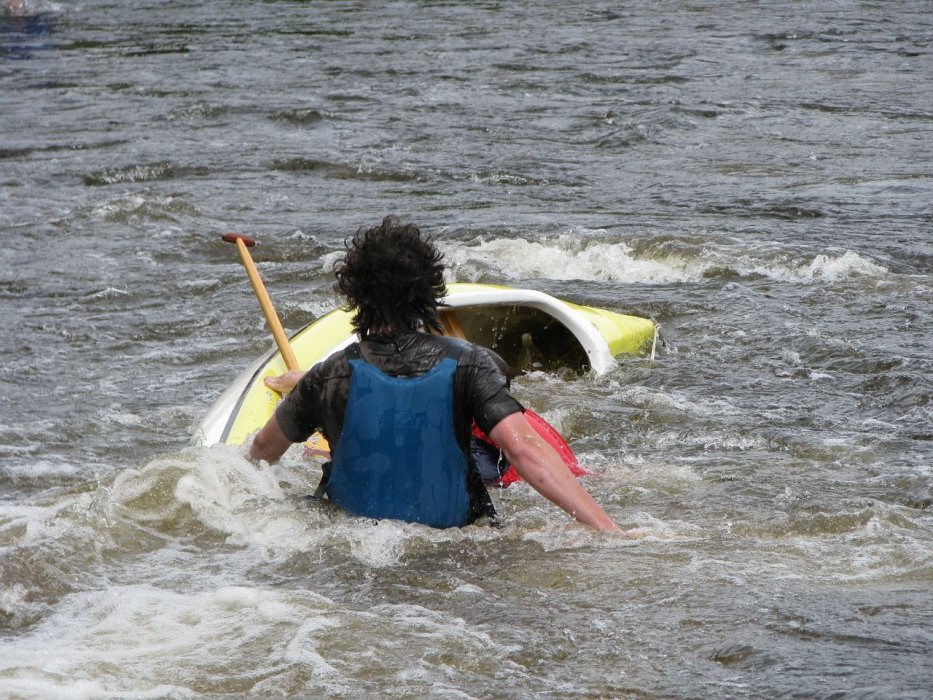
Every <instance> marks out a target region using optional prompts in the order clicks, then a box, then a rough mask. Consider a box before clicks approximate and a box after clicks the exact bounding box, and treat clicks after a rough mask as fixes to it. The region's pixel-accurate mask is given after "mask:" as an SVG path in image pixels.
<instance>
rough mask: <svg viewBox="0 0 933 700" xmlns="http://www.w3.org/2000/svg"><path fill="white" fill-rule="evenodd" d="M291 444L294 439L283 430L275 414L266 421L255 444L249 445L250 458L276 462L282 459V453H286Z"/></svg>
mask: <svg viewBox="0 0 933 700" xmlns="http://www.w3.org/2000/svg"><path fill="white" fill-rule="evenodd" d="M291 444H292V441H291V440H289V439H288V438H287V437H286V436H285V433H283V432H282V429H281V428H280V427H279V422H278V421H277V420H276V419H275V415H274V414H273V416H272V417H271V418H269V420H268V421H266V424H265V425H264V426H263V428H262V430H260V431H259V432H258V433H256V437H254V438H253V444H251V445H250V447H249V458H250V459H263V460H265V461H267V462H268V463H269V464H275V463H276V462H278V461H279V459H281V457H282V455H283V454H285V450H287V449H288V448H289V447H290V446H291Z"/></svg>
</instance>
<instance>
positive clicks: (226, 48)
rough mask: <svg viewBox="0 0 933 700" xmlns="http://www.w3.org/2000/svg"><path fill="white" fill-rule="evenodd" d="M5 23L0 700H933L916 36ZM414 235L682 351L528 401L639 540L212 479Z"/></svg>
mask: <svg viewBox="0 0 933 700" xmlns="http://www.w3.org/2000/svg"><path fill="white" fill-rule="evenodd" d="M0 7H2V10H0V230H2V232H3V243H2V247H0V328H2V332H0V354H2V357H3V362H2V365H0V697H10V698H58V697H76V698H101V697H107V698H115V697H133V698H187V697H192V698H197V697H212V698H213V697H239V696H245V695H251V696H259V697H263V696H283V695H285V696H310V697H315V696H317V697H321V696H326V697H367V696H369V697H373V696H392V697H440V698H455V697H456V698H464V697H471V698H491V697H514V698H527V697H542V698H571V697H573V698H577V697H583V698H655V699H658V700H660V699H662V698H664V699H667V698H683V699H687V698H700V697H715V698H826V699H828V698H839V699H850V698H858V699H860V700H866V699H872V698H908V699H909V698H915V699H920V698H929V697H930V696H931V695H933V682H931V680H930V679H931V678H933V661H931V660H933V602H931V601H933V595H931V587H933V488H931V477H933V474H931V465H933V448H931V444H933V442H931V440H933V429H931V425H933V415H931V413H933V411H931V405H930V395H931V379H930V377H931V375H933V372H931V365H933V362H931V360H933V342H931V339H933V334H931V331H930V329H931V327H933V318H931V308H933V305H931V302H933V280H931V261H933V243H931V241H933V236H931V230H933V209H931V202H933V170H931V166H930V160H929V155H930V152H931V146H933V100H931V97H930V95H931V92H930V85H931V84H933V47H931V40H930V37H931V36H933V19H931V15H930V12H929V9H930V7H929V3H927V2H920V1H911V0H904V1H903V2H897V3H867V2H849V1H842V2H810V3H800V2H781V1H779V2H769V3H763V4H754V5H750V4H749V3H740V2H730V1H728V0H725V1H723V2H702V1H699V0H698V1H695V2H688V1H686V0H662V1H661V2H656V3H634V2H585V3H583V2H565V1H561V2H557V1H550V0H549V1H546V2H536V3H513V2H498V1H493V0H489V1H486V2H471V3H446V2H415V1H401V2H395V3H390V4H384V3H363V2H359V3H358V2H327V3H317V2H289V1H286V0H270V1H269V2H262V3H255V2H252V3H247V2H242V1H240V0H236V1H233V2H227V3H182V4H179V3H169V2H156V1H148V2H128V1H120V0H116V1H111V2H100V1H99V0H88V1H86V2H80V3H78V2H70V1H68V0H59V1H57V2H51V1H43V0H16V1H13V0H0ZM389 213H395V214H399V215H401V216H402V217H404V218H405V219H407V220H410V221H413V222H415V223H417V224H418V225H419V226H421V227H422V229H423V230H424V231H425V232H427V233H429V234H431V235H433V236H434V237H435V238H436V240H437V241H438V242H439V244H440V246H441V248H442V249H443V251H444V253H445V255H446V260H447V263H448V265H449V270H448V274H449V279H450V280H451V281H479V282H487V283H496V284H506V285H511V286H518V287H527V288H532V289H540V290H542V291H545V292H548V293H549V294H552V295H554V296H556V297H559V298H563V299H567V300H569V301H573V302H577V303H582V304H587V305H590V306H597V307H604V308H609V309H612V310H614V311H619V312H622V313H629V314H636V315H641V316H648V317H652V318H654V319H655V320H656V321H657V322H658V323H659V324H660V325H661V329H662V333H663V336H664V339H665V347H664V348H663V349H662V350H661V352H660V353H659V354H658V356H657V357H656V358H655V359H654V360H650V359H648V358H643V357H620V358H619V363H618V366H617V367H616V368H615V369H613V370H612V371H611V372H609V373H608V374H605V375H599V376H597V375H595V374H583V375H577V374H574V373H549V374H545V373H542V372H534V371H532V372H529V373H527V374H525V375H524V376H521V377H519V378H517V379H516V380H515V382H514V387H515V391H516V394H517V395H518V396H519V398H520V399H521V400H522V401H523V402H524V403H525V404H526V405H527V406H529V407H530V408H533V409H534V410H535V411H537V412H539V413H541V414H542V415H543V416H544V417H545V418H547V419H548V420H549V421H550V422H552V423H553V424H554V425H555V426H556V427H558V428H559V429H560V430H561V432H562V433H563V434H564V435H565V436H566V437H567V439H568V440H569V442H570V444H571V446H572V447H573V448H574V450H575V451H576V453H577V456H578V457H579V459H580V461H581V463H582V464H583V465H584V466H585V467H587V468H588V469H589V470H591V471H593V472H596V475H595V476H591V477H587V480H586V484H587V487H588V488H589V489H590V490H591V491H592V492H593V493H594V495H595V497H596V498H597V500H599V501H600V503H602V504H603V505H604V506H605V508H606V509H607V511H608V512H609V513H610V515H611V516H612V517H613V518H615V519H616V520H617V521H618V522H619V523H620V524H622V525H623V526H626V527H636V526H637V527H640V528H642V529H644V530H645V531H646V533H647V537H646V538H645V539H643V540H640V541H635V542H632V541H626V540H621V539H619V538H616V537H612V536H607V535H602V534H595V533H592V532H589V531H588V530H586V529H584V528H581V527H578V526H576V525H574V524H573V523H572V521H569V520H568V518H567V517H566V516H564V515H563V514H562V512H561V511H559V510H558V509H556V508H554V507H553V506H551V505H550V504H549V503H547V502H546V501H544V500H543V499H542V498H540V497H539V496H537V495H536V494H535V493H534V492H533V491H531V490H529V489H528V488H527V487H526V486H524V485H517V486H513V487H511V488H509V489H506V490H501V491H497V492H496V493H494V494H493V498H494V500H495V502H496V506H497V509H498V510H499V511H500V513H501V514H502V515H503V520H504V527H502V528H501V529H498V530H496V529H491V528H480V527H467V528H464V529H454V530H443V531H440V530H430V529H427V528H424V527H419V526H413V525H406V524H401V523H396V522H388V521H386V522H380V523H376V524H374V523H370V522H361V521H359V520H354V519H351V518H348V517H346V516H344V515H342V514H340V513H339V512H335V511H332V510H329V509H327V508H323V507H320V506H309V504H308V503H307V502H306V501H305V499H304V496H305V495H306V494H307V493H309V492H310V491H311V490H313V488H314V486H315V485H316V480H317V475H318V474H319V466H318V464H317V462H314V461H309V460H307V459H306V458H305V457H304V456H303V455H302V454H301V451H300V450H297V449H296V450H293V451H292V452H289V454H288V455H287V456H286V458H285V459H284V461H283V462H282V463H281V464H280V465H278V466H277V467H275V468H273V469H264V470H257V469H255V468H254V467H253V466H252V464H251V463H249V462H248V461H246V460H245V459H244V457H243V455H242V454H241V452H240V450H239V448H236V447H225V446H212V447H200V446H194V445H193V444H192V443H191V438H192V436H193V434H194V432H195V430H196V428H197V426H198V425H199V423H200V421H201V419H202V418H203V416H204V414H205V412H206V411H207V409H208V408H209V406H210V405H211V403H212V402H213V401H214V400H215V399H216V398H217V397H218V396H219V395H220V394H221V392H222V391H223V390H224V389H225V388H226V386H227V385H228V384H229V383H230V382H231V381H232V380H233V379H234V378H235V377H236V376H237V374H239V372H240V371H241V370H242V369H243V368H244V367H246V366H248V365H249V364H250V363H251V362H252V361H253V360H254V359H255V358H256V357H257V356H258V355H260V354H261V353H263V352H265V351H266V350H267V349H268V348H269V347H270V346H271V338H270V335H269V333H268V330H267V329H266V327H265V323H264V320H263V318H262V315H261V313H260V311H259V308H258V305H257V303H256V301H255V299H254V297H253V296H252V293H251V291H250V289H249V285H248V282H247V280H246V277H245V274H244V271H243V268H242V266H241V265H240V264H239V262H238V260H237V258H236V255H235V252H234V251H233V250H232V249H231V247H230V246H228V245H225V244H224V243H222V242H221V240H220V235H221V234H222V233H224V232H227V231H231V230H233V231H240V232H243V233H248V234H250V235H252V236H254V237H256V238H257V239H258V241H259V245H258V246H257V247H256V248H255V249H254V250H253V252H254V257H255V259H256V261H257V262H258V263H259V266H260V271H261V273H262V275H263V277H264V279H265V282H266V285H267V287H268V289H269V291H270V293H271V295H272V297H273V299H274V300H275V303H276V306H277V308H278V310H279V313H280V315H281V316H282V319H283V322H284V325H285V326H286V328H287V329H289V330H291V331H294V330H296V329H297V328H299V327H301V326H303V325H304V324H305V323H307V322H309V321H311V320H313V319H314V318H316V317H317V316H319V315H321V314H323V313H324V312H326V311H329V310H330V309H332V308H334V306H336V305H337V304H338V303H339V299H338V298H337V296H336V295H335V293H334V291H333V288H332V277H331V272H330V266H331V264H332V263H333V261H334V260H335V259H337V258H338V257H339V256H340V255H341V252H342V250H343V241H344V239H345V238H346V237H347V236H349V235H352V234H353V233H354V232H355V231H356V229H357V228H359V227H361V226H369V225H372V224H374V223H376V222H378V221H379V220H380V219H381V218H382V216H384V215H386V214H389Z"/></svg>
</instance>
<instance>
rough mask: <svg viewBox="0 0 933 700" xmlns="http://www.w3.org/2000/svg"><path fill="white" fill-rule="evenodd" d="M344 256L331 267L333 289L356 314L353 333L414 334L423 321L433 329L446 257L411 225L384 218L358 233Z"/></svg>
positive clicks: (443, 287)
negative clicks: (401, 332) (407, 332)
mask: <svg viewBox="0 0 933 700" xmlns="http://www.w3.org/2000/svg"><path fill="white" fill-rule="evenodd" d="M344 245H345V246H346V249H347V254H346V255H345V256H344V258H343V260H340V261H338V262H337V263H336V264H335V265H334V274H335V275H336V277H337V281H336V283H335V284H334V289H336V290H337V291H338V292H340V293H341V294H343V295H344V296H345V297H346V299H347V304H346V306H345V307H344V308H345V309H346V310H347V311H350V312H355V314H354V316H353V329H354V330H355V331H356V332H358V333H359V334H360V336H361V337H364V338H365V337H366V335H367V334H368V333H370V332H372V331H376V330H378V331H381V332H390V333H397V332H400V331H412V330H416V329H417V328H418V324H419V322H420V323H423V324H424V325H425V326H427V327H431V328H437V329H439V328H440V326H439V324H438V322H437V307H438V300H439V299H441V298H443V297H444V296H446V295H447V285H446V284H444V263H443V262H442V261H443V259H444V255H443V254H442V253H441V252H440V251H439V250H438V249H437V248H436V247H435V245H434V242H433V241H432V240H431V238H422V236H421V231H420V230H419V229H418V227H417V226H415V225H414V224H402V222H401V221H400V220H399V219H398V217H396V216H387V217H385V218H384V219H383V220H382V223H381V224H379V225H378V226H374V227H373V228H370V229H360V230H359V231H358V232H357V234H356V235H355V236H354V237H353V240H351V241H350V242H346V241H344Z"/></svg>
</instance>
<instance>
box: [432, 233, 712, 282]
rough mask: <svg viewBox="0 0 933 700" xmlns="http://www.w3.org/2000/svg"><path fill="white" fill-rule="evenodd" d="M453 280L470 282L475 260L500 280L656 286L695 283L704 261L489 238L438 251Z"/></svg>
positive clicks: (565, 238) (611, 246)
mask: <svg viewBox="0 0 933 700" xmlns="http://www.w3.org/2000/svg"><path fill="white" fill-rule="evenodd" d="M444 253H445V260H446V261H447V263H448V265H449V266H450V267H451V273H452V274H453V276H454V277H456V276H457V273H458V272H460V273H465V274H463V275H462V276H463V277H464V278H466V279H470V278H471V277H472V278H473V280H474V281H475V279H476V275H475V273H474V272H473V271H471V269H470V263H471V262H472V261H473V260H474V259H476V258H477V257H480V258H481V259H482V260H483V262H484V263H486V264H487V265H491V266H492V268H493V269H492V272H491V274H492V276H495V277H499V278H501V279H506V280H507V279H516V278H543V279H557V280H596V281H604V282H628V283H639V282H641V283H646V284H659V283H665V284H666V283H671V282H688V281H695V280H699V279H701V278H702V276H703V272H704V270H705V269H706V268H707V267H708V266H709V263H707V262H704V261H702V260H697V259H693V260H691V259H689V258H685V257H679V256H675V255H671V256H669V257H666V258H664V259H657V260H651V259H639V258H636V257H634V256H633V255H632V249H631V248H630V247H629V246H628V245H626V244H625V243H600V242H598V241H595V240H593V241H590V240H586V239H580V238H578V237H576V236H573V235H570V234H564V235H561V236H558V237H557V238H555V239H550V240H546V241H527V240H523V239H492V240H489V241H484V242H482V243H480V244H479V245H477V246H474V247H464V246H456V247H449V248H445V249H444Z"/></svg>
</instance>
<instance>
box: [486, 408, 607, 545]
mask: <svg viewBox="0 0 933 700" xmlns="http://www.w3.org/2000/svg"><path fill="white" fill-rule="evenodd" d="M489 437H491V438H492V439H493V440H494V441H495V442H496V444H497V445H499V447H501V448H502V451H503V452H505V456H506V457H508V459H509V462H511V463H512V466H513V467H515V470H516V471H517V472H518V473H519V475H521V477H522V479H524V480H525V481H527V482H528V483H529V484H530V485H531V486H532V488H534V489H535V491H537V492H538V493H540V494H541V495H542V496H544V497H545V498H547V499H548V500H549V501H551V502H552V503H554V504H555V505H557V506H560V507H561V508H563V509H564V510H565V511H567V512H568V513H569V514H570V515H572V516H573V517H574V518H576V519H577V520H578V521H579V522H581V523H583V524H584V525H589V526H590V527H593V528H596V529H597V530H618V529H619V526H618V525H616V524H615V522H613V520H612V518H610V517H609V516H608V515H606V513H605V511H604V510H603V509H602V508H601V507H600V505H599V504H598V503H597V502H596V501H595V500H593V497H592V496H590V494H589V493H588V492H587V491H586V489H584V488H583V486H581V485H580V482H578V481H577V479H576V478H575V477H574V476H573V474H571V473H570V470H569V469H567V465H565V464H564V461H563V460H562V459H561V458H560V455H558V454H557V452H556V451H555V450H554V448H553V447H551V446H550V445H549V444H547V443H546V442H545V441H544V440H543V439H542V438H541V436H540V435H538V433H537V432H536V431H535V429H534V428H532V427H531V425H529V424H528V421H527V420H526V419H525V416H524V414H522V413H512V414H510V415H509V416H507V417H505V418H503V419H502V420H501V421H499V422H498V423H497V424H496V427H495V428H493V429H492V431H491V432H490V433H489Z"/></svg>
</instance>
